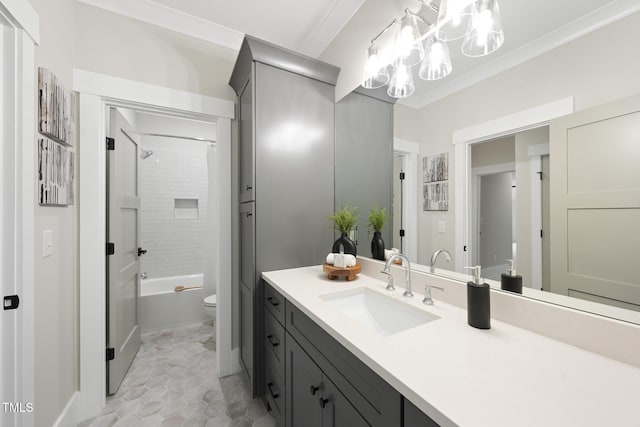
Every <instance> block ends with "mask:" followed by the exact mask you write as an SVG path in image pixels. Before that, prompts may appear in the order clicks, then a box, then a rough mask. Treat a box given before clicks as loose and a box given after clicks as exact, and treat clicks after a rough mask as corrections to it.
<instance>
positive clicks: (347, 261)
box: [344, 254, 356, 267]
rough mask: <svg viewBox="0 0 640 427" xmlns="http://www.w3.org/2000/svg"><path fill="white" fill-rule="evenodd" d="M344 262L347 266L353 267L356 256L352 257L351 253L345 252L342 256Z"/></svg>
mask: <svg viewBox="0 0 640 427" xmlns="http://www.w3.org/2000/svg"><path fill="white" fill-rule="evenodd" d="M344 263H345V265H346V266H347V267H355V265H356V257H354V256H353V255H349V254H347V255H345V256H344Z"/></svg>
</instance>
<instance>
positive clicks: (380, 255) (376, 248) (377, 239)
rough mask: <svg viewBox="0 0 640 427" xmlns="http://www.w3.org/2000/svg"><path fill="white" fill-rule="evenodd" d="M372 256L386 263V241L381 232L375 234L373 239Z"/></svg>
mask: <svg viewBox="0 0 640 427" xmlns="http://www.w3.org/2000/svg"><path fill="white" fill-rule="evenodd" d="M371 256H372V257H373V258H374V259H379V260H380V261H384V260H385V258H384V240H382V235H381V234H380V232H379V231H374V232H373V239H371Z"/></svg>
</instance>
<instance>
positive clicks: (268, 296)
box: [262, 280, 285, 326]
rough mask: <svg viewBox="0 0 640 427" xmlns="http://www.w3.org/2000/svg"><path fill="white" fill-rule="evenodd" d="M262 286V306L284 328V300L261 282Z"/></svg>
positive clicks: (269, 286)
mask: <svg viewBox="0 0 640 427" xmlns="http://www.w3.org/2000/svg"><path fill="white" fill-rule="evenodd" d="M262 283H263V284H264V305H265V306H266V307H267V310H269V311H270V312H271V313H272V314H273V316H274V317H275V318H276V320H278V322H280V324H281V325H282V326H284V316H285V308H284V307H285V304H284V302H285V299H284V297H283V296H282V295H281V294H280V292H278V291H276V290H275V289H273V287H271V285H270V284H268V283H267V282H265V281H264V280H263V281H262Z"/></svg>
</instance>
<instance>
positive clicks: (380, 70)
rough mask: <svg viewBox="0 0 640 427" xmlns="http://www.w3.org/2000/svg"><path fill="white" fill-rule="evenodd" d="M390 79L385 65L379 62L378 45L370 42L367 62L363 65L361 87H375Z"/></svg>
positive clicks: (384, 83)
mask: <svg viewBox="0 0 640 427" xmlns="http://www.w3.org/2000/svg"><path fill="white" fill-rule="evenodd" d="M390 79H391V78H390V77H389V71H387V67H386V66H382V64H381V61H380V56H379V55H378V47H377V46H376V45H375V44H372V45H371V46H369V49H368V50H367V63H366V64H365V65H364V75H363V78H362V87H364V88H367V89H377V88H379V87H382V86H384V85H386V84H387V83H389V80H390Z"/></svg>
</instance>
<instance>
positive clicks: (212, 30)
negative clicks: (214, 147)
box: [78, 0, 244, 51]
mask: <svg viewBox="0 0 640 427" xmlns="http://www.w3.org/2000/svg"><path fill="white" fill-rule="evenodd" d="M78 1H79V2H80V3H85V4H88V5H91V6H95V7H98V8H100V9H104V10H108V11H109V12H113V13H117V14H120V15H124V16H128V17H130V18H133V19H137V20H138V21H142V22H146V23H147V24H152V25H157V26H159V27H163V28H166V29H168V30H171V31H175V32H177V33H181V34H185V35H187V36H190V37H194V38H197V39H200V40H204V41H206V42H209V43H215V44H217V45H220V46H224V47H227V48H229V49H233V50H236V51H237V50H240V45H241V44H242V39H243V38H244V33H241V32H239V31H236V30H232V29H230V28H227V27H223V26H222V25H218V24H215V23H213V22H211V21H207V20H205V19H202V18H199V17H197V16H193V15H190V14H188V13H184V12H182V11H180V10H177V9H173V8H170V7H168V6H165V5H162V4H158V3H155V2H153V1H150V0H135V1H131V0H78Z"/></svg>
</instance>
